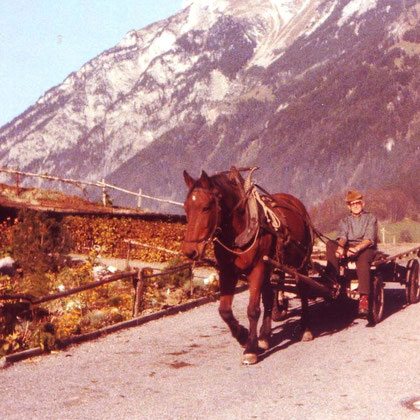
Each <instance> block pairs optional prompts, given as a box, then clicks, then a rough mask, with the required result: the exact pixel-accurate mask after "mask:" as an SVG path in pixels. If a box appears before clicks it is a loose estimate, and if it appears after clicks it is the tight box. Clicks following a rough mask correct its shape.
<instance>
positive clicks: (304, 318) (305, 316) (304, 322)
mask: <svg viewBox="0 0 420 420" xmlns="http://www.w3.org/2000/svg"><path fill="white" fill-rule="evenodd" d="M298 291H299V295H300V300H301V302H302V315H301V329H302V338H301V340H302V341H311V340H313V338H314V336H313V334H312V332H311V330H310V325H309V304H308V298H307V293H306V290H305V286H304V285H298Z"/></svg>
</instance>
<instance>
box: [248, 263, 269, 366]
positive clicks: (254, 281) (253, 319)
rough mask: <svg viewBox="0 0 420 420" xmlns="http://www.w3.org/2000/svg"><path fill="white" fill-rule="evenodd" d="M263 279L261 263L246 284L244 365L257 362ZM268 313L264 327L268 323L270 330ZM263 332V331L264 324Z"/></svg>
mask: <svg viewBox="0 0 420 420" xmlns="http://www.w3.org/2000/svg"><path fill="white" fill-rule="evenodd" d="M264 277H265V265H264V263H263V262H262V261H261V262H260V263H258V264H257V265H256V266H255V267H254V269H253V270H252V272H251V273H250V274H249V275H248V283H249V303H248V309H247V314H248V320H249V336H248V341H247V343H246V348H245V351H244V354H243V357H242V363H243V364H245V365H252V364H254V363H257V361H258V353H259V346H258V334H257V325H258V320H259V318H260V315H261V308H260V299H261V291H262V287H263V284H264ZM269 313H270V321H268V320H267V319H266V318H265V320H266V324H265V325H266V327H267V325H268V322H270V330H271V310H269ZM263 330H264V331H265V328H264V324H263Z"/></svg>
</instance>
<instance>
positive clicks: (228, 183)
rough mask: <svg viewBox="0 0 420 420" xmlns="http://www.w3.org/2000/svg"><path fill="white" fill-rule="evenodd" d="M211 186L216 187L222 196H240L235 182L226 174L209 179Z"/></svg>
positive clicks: (219, 174) (222, 173)
mask: <svg viewBox="0 0 420 420" xmlns="http://www.w3.org/2000/svg"><path fill="white" fill-rule="evenodd" d="M210 179H211V181H212V184H213V185H214V186H216V187H217V188H218V189H219V190H220V192H221V193H222V194H223V195H232V194H234V195H235V196H237V197H240V196H241V191H240V189H239V185H238V184H237V182H236V181H235V180H233V179H231V178H230V177H229V175H228V174H227V173H226V172H221V173H218V174H215V175H212V176H211V177H210Z"/></svg>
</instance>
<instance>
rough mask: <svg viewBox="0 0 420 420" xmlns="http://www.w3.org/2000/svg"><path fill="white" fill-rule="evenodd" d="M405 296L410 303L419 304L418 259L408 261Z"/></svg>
mask: <svg viewBox="0 0 420 420" xmlns="http://www.w3.org/2000/svg"><path fill="white" fill-rule="evenodd" d="M406 281H407V283H406V285H405V295H406V297H407V302H408V303H417V302H418V301H419V300H420V287H419V262H418V260H416V259H412V260H409V261H408V264H407V278H406Z"/></svg>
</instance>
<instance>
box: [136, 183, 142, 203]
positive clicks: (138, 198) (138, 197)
mask: <svg viewBox="0 0 420 420" xmlns="http://www.w3.org/2000/svg"><path fill="white" fill-rule="evenodd" d="M141 198H142V197H141V188H139V195H138V196H137V207H138V208H141Z"/></svg>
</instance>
